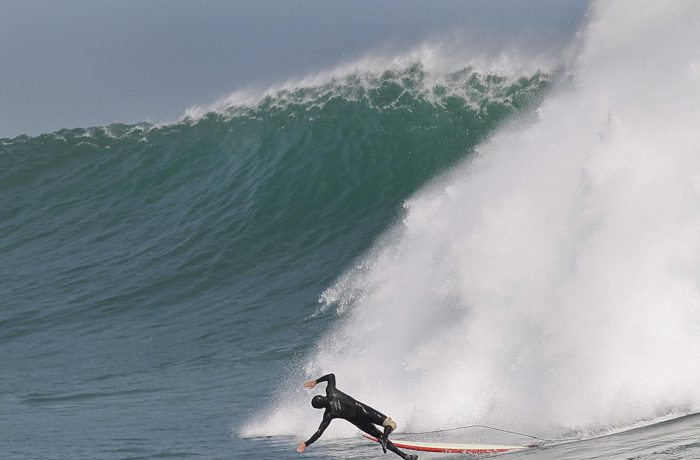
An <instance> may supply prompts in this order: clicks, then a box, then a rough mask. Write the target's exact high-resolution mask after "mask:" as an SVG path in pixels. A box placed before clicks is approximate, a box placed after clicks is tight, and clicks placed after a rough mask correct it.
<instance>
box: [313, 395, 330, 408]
mask: <svg viewBox="0 0 700 460" xmlns="http://www.w3.org/2000/svg"><path fill="white" fill-rule="evenodd" d="M311 405H312V406H314V407H315V408H316V409H323V408H324V407H328V398H326V397H325V396H321V395H317V396H314V397H313V399H312V400H311Z"/></svg>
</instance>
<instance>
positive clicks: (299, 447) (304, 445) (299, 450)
mask: <svg viewBox="0 0 700 460" xmlns="http://www.w3.org/2000/svg"><path fill="white" fill-rule="evenodd" d="M304 449H306V443H303V442H302V443H300V444H299V445H298V446H297V452H299V453H302V452H304Z"/></svg>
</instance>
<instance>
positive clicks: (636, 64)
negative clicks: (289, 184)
mask: <svg viewBox="0 0 700 460" xmlns="http://www.w3.org/2000/svg"><path fill="white" fill-rule="evenodd" d="M589 14H590V17H589V23H588V24H587V26H586V28H585V29H584V30H583V31H582V33H581V34H580V36H579V37H578V38H577V42H576V43H575V48H576V53H575V54H574V56H573V58H572V59H571V61H570V62H569V63H568V68H567V71H568V73H569V77H570V78H569V79H568V80H567V81H564V82H562V83H561V84H560V85H559V87H558V88H557V89H556V90H555V91H553V92H552V93H551V94H550V95H549V97H548V98H547V99H546V101H545V103H544V104H543V106H542V107H541V108H540V109H539V110H538V115H539V121H537V122H536V123H534V124H527V123H525V124H523V125H518V123H517V122H514V123H513V124H511V125H509V126H508V127H506V128H503V129H502V130H501V131H500V132H499V133H498V134H497V135H495V136H493V137H492V138H491V139H489V140H488V141H487V142H485V143H483V144H482V145H481V147H480V148H479V152H478V156H477V158H475V159H472V160H470V161H468V163H466V164H464V165H462V166H461V167H459V168H456V169H455V170H453V171H451V172H450V173H449V174H446V175H444V176H442V177H440V178H438V179H437V180H435V181H434V182H433V183H432V184H431V185H430V186H429V187H426V188H425V189H424V190H422V191H420V192H419V193H417V194H416V195H415V196H413V197H412V198H410V199H408V200H407V201H406V202H405V206H404V207H405V215H404V217H403V220H402V221H401V222H400V223H399V224H397V225H396V226H395V227H394V228H393V229H392V230H391V231H390V232H388V233H387V234H386V235H385V237H384V238H383V239H382V240H381V241H380V242H378V243H377V245H376V246H375V247H374V248H373V249H372V250H371V251H370V252H369V253H368V254H367V255H366V257H365V258H364V259H362V260H361V262H360V263H358V264H357V266H356V267H355V268H353V269H351V270H349V271H348V272H347V273H346V274H345V275H343V276H342V277H341V278H340V279H339V280H338V281H337V282H336V283H335V284H334V285H333V286H331V287H330V288H329V289H328V290H327V291H326V292H325V293H324V295H323V296H322V298H321V300H322V302H324V305H323V306H322V308H321V313H323V311H327V310H330V309H335V310H336V311H337V314H338V315H339V316H340V318H339V319H338V322H337V324H336V326H335V327H334V328H333V329H332V330H330V331H329V332H328V333H326V334H325V335H324V336H323V337H322V338H321V339H319V341H318V345H317V348H316V350H315V351H313V352H312V353H311V354H310V355H308V356H307V357H306V358H305V360H304V361H303V362H302V363H300V366H303V369H301V368H300V370H299V372H292V373H290V375H289V376H288V381H287V382H284V383H283V384H282V386H281V388H280V392H279V397H278V399H277V401H276V403H275V404H274V405H273V406H272V407H271V408H270V410H269V417H267V418H266V419H264V420H259V419H256V420H253V421H250V422H249V423H248V424H247V425H246V426H244V427H242V429H241V434H242V435H245V436H255V435H271V434H299V435H301V434H302V433H307V432H309V430H310V429H311V428H312V427H314V426H315V424H316V423H317V422H318V414H317V413H315V411H313V410H312V409H310V406H309V399H310V395H309V394H308V393H305V392H303V391H302V390H299V387H300V384H301V382H302V381H303V380H304V379H305V378H309V377H318V376H319V375H321V374H323V373H327V372H334V373H335V374H336V376H337V378H338V384H339V387H340V388H342V389H344V390H346V391H347V392H349V393H350V394H352V395H354V396H356V397H357V398H359V399H361V400H363V401H365V402H367V403H369V404H370V405H373V406H375V407H377V408H378V409H379V410H382V411H384V412H385V413H387V414H389V415H391V416H392V417H393V418H394V419H396V420H397V421H398V422H399V425H400V428H403V429H412V430H425V429H439V428H450V427H453V426H456V425H465V424H473V423H486V424H493V425H497V426H502V427H509V428H511V429H521V430H528V431H530V432H533V431H534V432H537V433H544V434H551V433H558V432H570V431H577V432H581V433H584V434H591V433H597V432H601V431H609V430H611V429H614V428H616V427H624V426H630V425H632V424H634V423H636V422H639V421H641V420H651V419H654V418H657V417H661V416H665V415H668V414H673V413H687V412H691V411H697V410H698V409H700V394H699V393H698V391H697V388H699V387H700V366H698V364H697V354H698V351H700V281H698V280H699V279H700V278H699V277H698V267H700V243H699V242H698V238H697V236H698V235H699V234H700V132H698V130H697V122H698V120H699V119H700V93H699V92H698V91H697V88H698V87H700V48H698V46H697V43H700V27H699V25H698V23H697V21H696V19H695V18H697V17H700V5H698V4H697V3H696V2H692V1H686V2H673V3H668V4H666V3H662V2H659V3H654V4H650V5H645V7H644V8H638V7H637V5H636V4H635V3H633V2H623V1H614V2H613V1H610V2H597V3H594V5H593V6H592V9H591V12H590V13H589ZM335 425H337V426H335V427H332V430H333V433H335V434H349V433H352V432H354V430H352V429H351V428H349V427H345V426H341V424H335Z"/></svg>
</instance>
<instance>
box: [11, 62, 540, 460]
mask: <svg viewBox="0 0 700 460" xmlns="http://www.w3.org/2000/svg"><path fill="white" fill-rule="evenodd" d="M425 77H426V74H425V72H424V71H423V69H422V68H421V66H411V67H408V68H406V69H404V70H394V71H386V72H384V73H381V74H376V75H375V74H372V75H369V76H368V75H362V76H360V75H350V76H347V77H344V78H342V79H334V80H332V81H330V82H328V83H325V84H323V85H320V86H314V87H299V88H296V89H292V90H285V91H280V92H279V93H272V94H270V95H268V96H266V97H264V98H263V99H261V100H260V101H259V102H258V103H256V104H252V105H234V106H231V107H229V108H228V109H227V110H226V111H223V112H216V113H214V112H210V113H208V114H206V115H204V116H203V117H201V118H198V119H187V120H183V121H182V122H178V123H174V124H168V125H163V126H151V125H145V124H141V125H112V126H107V127H95V128H78V129H66V130H62V131H59V132H55V133H50V134H45V135H41V136H37V137H26V136H21V137H18V138H15V139H4V140H0V200H1V203H0V235H2V239H1V240H0V260H2V264H1V265H0V279H1V280H2V282H1V283H0V299H1V300H0V348H1V349H2V356H1V358H0V367H1V368H2V379H0V402H1V403H2V408H3V409H2V411H0V432H2V433H3V435H2V437H3V440H2V446H1V447H0V452H2V457H3V458H72V459H78V458H92V459H96V458H104V459H117V458H166V457H184V458H197V457H199V458H246V457H249V456H256V455H258V454H259V452H260V449H264V451H265V452H270V453H271V452H275V454H274V455H272V454H270V456H276V457H279V456H281V455H282V456H284V455H283V453H284V452H289V444H288V443H287V442H286V441H280V440H267V441H255V440H244V439H241V438H240V437H239V436H238V434H237V427H239V426H240V425H241V424H242V423H243V422H244V421H245V420H249V419H250V418H251V416H254V414H255V413H256V411H257V410H260V409H262V408H263V407H264V405H265V404H266V402H269V396H270V395H271V393H272V392H273V390H274V389H275V388H276V386H277V384H278V381H279V379H280V378H283V377H284V375H285V369H286V368H288V367H289V366H293V365H294V364H293V363H295V362H297V361H298V360H299V359H300V358H301V357H302V356H303V355H304V354H305V353H306V352H308V350H309V349H310V348H311V347H312V346H313V345H314V344H315V342H316V340H317V338H318V336H319V335H320V334H321V333H322V332H323V331H324V330H326V329H327V328H328V327H329V326H330V324H331V323H333V322H334V321H335V318H333V317H331V316H323V315H321V316H318V317H312V315H313V313H314V312H315V311H316V310H317V308H318V307H317V306H318V298H319V296H320V295H321V293H322V292H323V291H324V289H326V288H327V287H328V286H329V285H330V284H331V283H332V282H333V281H334V280H335V279H336V278H337V277H338V276H339V275H340V274H341V273H342V272H343V271H344V270H345V269H347V268H348V266H350V265H351V264H352V263H353V261H354V260H356V259H357V258H358V257H359V256H361V255H362V254H363V253H364V252H365V251H366V250H367V249H368V248H369V247H370V246H371V245H372V243H373V241H375V240H376V238H378V237H379V236H380V235H381V234H382V232H384V231H386V229H387V228H388V227H389V226H390V225H391V224H392V222H394V221H395V220H396V219H398V218H400V216H401V215H402V203H403V201H404V200H405V199H406V198H407V197H408V196H410V195H411V194H412V193H413V192H415V191H416V190H417V189H418V188H419V187H421V186H422V185H424V184H425V183H426V182H427V181H429V180H430V179H431V178H433V177H435V176H436V175H437V174H439V173H441V172H444V171H446V170H447V169H448V168H449V167H450V166H452V165H454V164H456V163H458V162H459V161H461V160H462V159H464V158H466V157H468V156H469V155H470V152H472V150H473V149H474V147H475V146H476V145H477V144H478V143H479V142H481V141H483V140H484V139H485V138H486V137H487V136H488V135H489V134H490V133H491V132H493V130H494V129H495V128H496V127H498V126H499V124H501V123H502V122H503V121H504V120H505V119H506V118H507V117H508V116H510V115H513V114H520V116H523V117H525V118H527V117H528V116H530V117H533V116H535V115H534V112H533V110H534V109H535V108H536V107H537V106H538V104H539V103H540V101H541V100H542V98H543V97H544V94H545V92H546V90H547V88H548V85H549V77H548V75H547V74H544V73H535V74H532V75H526V76H524V77H522V78H517V79H512V78H506V77H503V76H498V75H494V74H486V75H485V74H479V73H477V72H475V71H472V70H471V69H469V68H467V69H464V70H463V71H460V72H457V73H454V74H450V75H449V78H448V79H447V80H446V81H447V83H444V84H437V83H436V84H429V83H427V82H426V78H425ZM528 114H530V115H528ZM310 429H311V427H310ZM289 442H291V441H289ZM261 443H262V447H261ZM294 444H295V443H294V442H292V445H294ZM367 453H368V455H374V453H376V452H375V451H374V450H371V449H368V450H367ZM267 455H268V454H265V455H263V457H266V456H267ZM310 455H314V453H313V452H311V454H310ZM316 455H321V456H323V455H326V454H322V453H321V454H316ZM290 456H291V455H290ZM319 458H320V457H319Z"/></svg>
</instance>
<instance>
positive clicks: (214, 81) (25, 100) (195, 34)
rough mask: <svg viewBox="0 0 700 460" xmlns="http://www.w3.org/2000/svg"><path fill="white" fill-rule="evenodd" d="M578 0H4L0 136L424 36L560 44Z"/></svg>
mask: <svg viewBox="0 0 700 460" xmlns="http://www.w3.org/2000/svg"><path fill="white" fill-rule="evenodd" d="M586 3H587V2H586V1H584V0H570V1H559V0H532V1H522V0H461V1H456V0H454V1H453V0H432V1H428V0H426V1H417V0H403V1H397V0H354V1H342V2H341V1H331V0H288V1H281V0H251V1H229V0H100V1H98V0H62V1H58V0H0V137H12V136H16V135H19V134H23V133H28V134H38V133H42V132H48V131H53V130H57V129H60V128H69V127H87V126H95V125H105V124H109V123H112V122H137V121H144V120H149V121H163V120H172V119H175V118H177V117H178V116H179V115H181V114H182V113H183V112H184V110H185V109H186V108H187V107H188V106H192V105H201V104H206V103H210V102H214V101H215V100H216V99H219V98H221V97H223V96H225V95H227V94H229V93H230V92H232V91H233V90H236V89H240V88H245V87H248V86H251V85H252V86H256V87H261V86H265V85H268V84H272V83H278V82H283V81H285V80H287V79H289V78H293V77H295V78H298V77H302V76H304V75H305V74H308V73H311V72H314V71H318V70H322V69H324V68H329V67H332V66H333V65H334V64H338V63H340V62H343V61H348V60H351V59H353V58H354V57H358V56H361V55H363V54H365V53H368V52H371V51H372V50H373V49H377V48H382V47H383V48H386V47H390V48H391V49H396V50H397V51H398V50H400V49H408V48H410V47H411V46H412V45H416V44H418V43H420V42H421V41H422V40H424V39H425V38H426V37H431V36H436V35H438V36H439V35H440V34H441V33H445V32H454V31H462V32H464V33H465V34H466V35H465V36H469V37H471V39H474V40H477V39H478V40H482V41H483V42H484V43H487V42H489V41H493V40H494V39H495V38H497V37H503V36H516V35H517V36H522V37H526V39H527V40H531V41H533V43H535V46H546V44H547V42H568V41H569V40H570V38H571V36H572V34H573V33H574V32H575V31H576V29H577V27H578V26H579V24H580V22H581V20H582V18H583V16H584V14H585V11H586Z"/></svg>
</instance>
